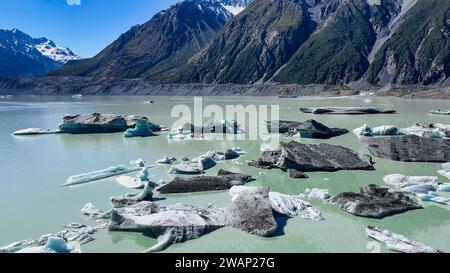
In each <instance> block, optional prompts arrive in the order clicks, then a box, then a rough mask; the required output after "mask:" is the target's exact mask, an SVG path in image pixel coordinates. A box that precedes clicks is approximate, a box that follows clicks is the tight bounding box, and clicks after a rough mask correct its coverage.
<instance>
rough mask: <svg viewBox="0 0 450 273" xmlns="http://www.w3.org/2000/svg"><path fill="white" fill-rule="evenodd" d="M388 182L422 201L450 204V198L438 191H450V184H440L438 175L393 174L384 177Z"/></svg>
mask: <svg viewBox="0 0 450 273" xmlns="http://www.w3.org/2000/svg"><path fill="white" fill-rule="evenodd" d="M383 180H384V182H385V183H386V184H390V185H393V186H395V187H397V188H399V189H400V190H401V191H403V192H406V193H409V194H412V195H415V196H416V197H417V198H419V199H420V200H421V201H424V202H435V203H439V204H443V205H450V198H447V197H443V196H440V195H439V194H438V193H437V191H442V192H445V191H450V184H441V185H439V184H438V182H437V180H438V178H437V177H436V176H405V175H401V174H392V175H387V176H385V177H384V179H383Z"/></svg>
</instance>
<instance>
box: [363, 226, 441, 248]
mask: <svg viewBox="0 0 450 273" xmlns="http://www.w3.org/2000/svg"><path fill="white" fill-rule="evenodd" d="M366 234H367V236H369V237H370V238H372V239H375V240H377V241H379V242H383V243H384V244H386V246H387V247H388V248H389V249H391V250H394V251H398V252H403V253H440V251H439V250H437V249H434V248H432V247H429V246H427V245H425V244H423V243H420V242H416V241H412V240H410V239H408V238H406V237H405V236H403V235H400V234H395V233H392V232H390V231H389V230H383V229H381V228H378V227H373V226H368V227H367V228H366Z"/></svg>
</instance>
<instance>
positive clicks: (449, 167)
mask: <svg viewBox="0 0 450 273" xmlns="http://www.w3.org/2000/svg"><path fill="white" fill-rule="evenodd" d="M441 166H442V169H443V170H444V171H446V172H450V162H448V163H444V164H442V165H441Z"/></svg>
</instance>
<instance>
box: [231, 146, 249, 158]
mask: <svg viewBox="0 0 450 273" xmlns="http://www.w3.org/2000/svg"><path fill="white" fill-rule="evenodd" d="M231 150H233V151H235V152H236V153H238V154H239V155H241V156H242V155H245V154H246V153H247V152H245V151H244V150H242V149H241V147H233V148H231Z"/></svg>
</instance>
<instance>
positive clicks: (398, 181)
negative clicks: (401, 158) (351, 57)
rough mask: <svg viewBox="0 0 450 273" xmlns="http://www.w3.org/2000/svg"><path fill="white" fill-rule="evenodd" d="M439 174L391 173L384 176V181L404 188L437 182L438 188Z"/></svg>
mask: <svg viewBox="0 0 450 273" xmlns="http://www.w3.org/2000/svg"><path fill="white" fill-rule="evenodd" d="M437 180H438V177H437V176H406V175H402V174H390V175H387V176H385V177H384V178H383V181H384V183H386V184H390V185H393V186H396V187H398V188H404V187H408V186H415V185H419V184H435V185H436V188H437Z"/></svg>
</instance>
